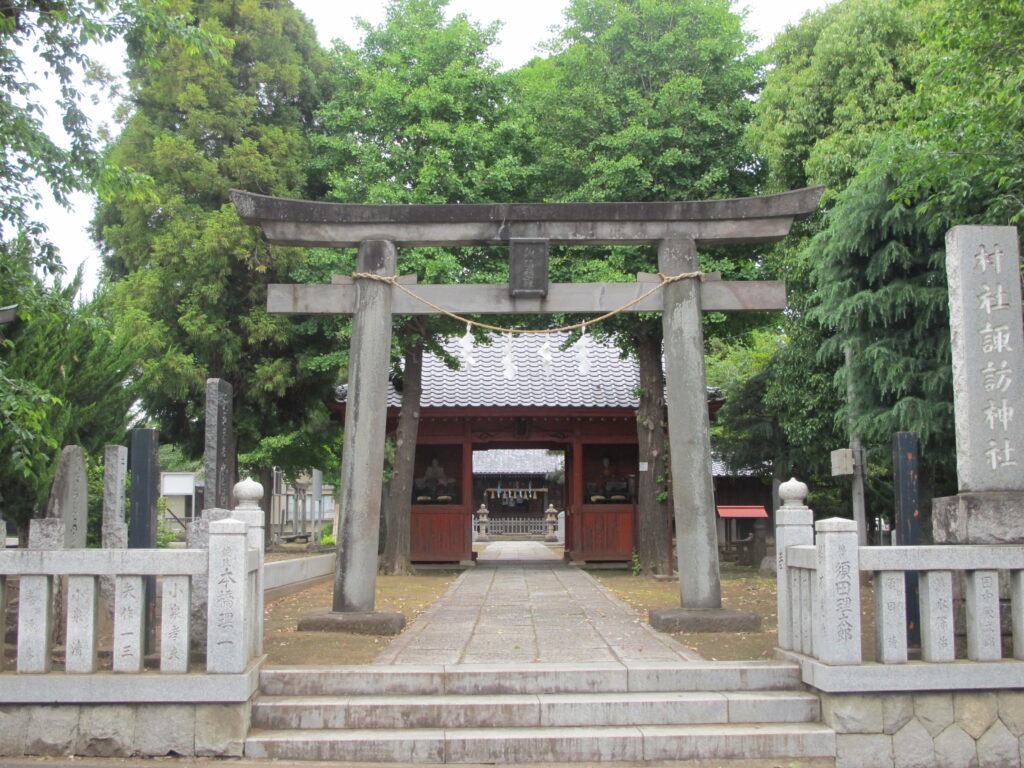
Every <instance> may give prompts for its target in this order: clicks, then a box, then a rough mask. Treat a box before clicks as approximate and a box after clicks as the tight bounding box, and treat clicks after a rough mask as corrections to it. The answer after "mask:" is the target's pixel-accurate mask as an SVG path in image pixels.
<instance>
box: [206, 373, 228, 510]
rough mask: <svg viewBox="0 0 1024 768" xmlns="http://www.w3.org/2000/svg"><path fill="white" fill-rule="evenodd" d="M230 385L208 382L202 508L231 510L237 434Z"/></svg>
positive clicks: (211, 380)
mask: <svg viewBox="0 0 1024 768" xmlns="http://www.w3.org/2000/svg"><path fill="white" fill-rule="evenodd" d="M233 397H234V392H233V390H232V387H231V384H229V383H228V382H226V381H224V379H207V380H206V451H205V455H204V470H205V474H206V490H205V493H204V494H203V509H210V508H211V507H214V508H217V509H231V508H232V507H233V506H234V504H233V503H232V500H231V489H232V488H234V487H235V432H234V422H233V420H232V418H233V414H232V398H233Z"/></svg>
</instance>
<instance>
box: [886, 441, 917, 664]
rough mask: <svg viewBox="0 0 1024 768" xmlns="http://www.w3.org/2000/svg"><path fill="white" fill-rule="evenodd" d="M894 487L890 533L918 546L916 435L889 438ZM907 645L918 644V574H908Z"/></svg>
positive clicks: (909, 544)
mask: <svg viewBox="0 0 1024 768" xmlns="http://www.w3.org/2000/svg"><path fill="white" fill-rule="evenodd" d="M892 466H893V474H894V478H893V479H894V483H893V487H894V489H895V493H896V520H895V523H894V525H893V533H894V534H895V535H896V537H897V540H896V543H898V544H899V545H900V546H904V547H916V546H918V545H920V543H921V506H920V502H919V496H918V484H917V435H915V434H914V433H913V432H896V433H895V434H893V436H892ZM906 579H907V581H906V590H907V643H908V644H909V645H912V646H920V645H921V618H920V616H921V612H920V603H919V601H918V592H917V572H916V571H907V574H906Z"/></svg>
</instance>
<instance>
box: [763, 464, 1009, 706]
mask: <svg viewBox="0 0 1024 768" xmlns="http://www.w3.org/2000/svg"><path fill="white" fill-rule="evenodd" d="M780 496H781V498H782V500H783V505H782V506H781V507H780V508H779V510H778V511H777V513H776V548H777V552H778V555H777V576H778V622H779V639H778V643H779V648H780V649H781V650H782V651H783V652H784V655H785V652H788V654H790V655H792V656H793V657H794V658H797V660H800V661H803V662H805V669H804V671H805V681H806V682H809V683H812V684H818V683H820V682H822V681H824V682H825V685H819V687H824V688H825V689H826V690H839V689H846V690H853V689H863V690H868V689H873V690H912V689H918V688H920V689H935V688H939V687H944V688H958V687H959V688H989V687H1020V686H1021V685H1024V665H1020V664H1016V663H1013V662H1010V661H1009V660H1007V659H1004V657H1003V642H1002V627H1001V624H1000V573H1005V574H1007V576H1008V579H1006V582H1005V583H1008V584H1009V595H1010V616H1011V619H1010V627H1008V629H1009V630H1010V631H1011V633H1012V651H1011V653H1010V654H1009V655H1010V659H1024V546H1017V545H999V546H980V545H963V546H947V545H943V546H916V547H902V546H901V547H858V545H857V526H856V523H855V522H854V521H852V520H848V519H843V518H831V519H828V520H819V521H818V522H817V523H814V522H813V513H812V511H811V510H810V509H808V508H807V507H806V506H805V505H804V499H806V497H807V486H806V485H804V484H803V483H800V482H798V481H795V480H791V481H790V482H789V483H784V484H783V487H782V488H781V489H780ZM908 572H916V573H917V574H918V578H919V602H920V629H921V650H920V662H917V661H914V662H910V661H909V658H910V654H909V653H908V645H907V599H906V588H905V583H906V574H907V573H908ZM862 573H870V574H872V585H873V592H874V599H873V605H871V606H863V605H862V601H861V574H862ZM955 583H959V584H961V585H962V594H957V597H958V598H962V599H963V602H964V605H965V611H964V615H965V619H964V621H963V626H962V627H961V628H960V631H961V632H962V633H964V634H966V659H957V653H956V649H957V644H956V633H957V621H956V611H955V608H956V601H955V599H954V584H955ZM865 607H867V608H868V609H869V610H873V612H874V624H875V632H874V637H873V638H869V640H868V642H873V644H874V656H875V660H876V661H875V662H873V663H871V664H865V662H864V659H863V655H862V637H861V629H862V626H861V615H862V610H863V609H864V608H865ZM806 662H814V663H812V664H808V663H806ZM969 662H977V664H975V665H971V664H970V663H969ZM992 662H999V664H998V665H997V666H992V665H989V666H983V665H985V664H986V663H992ZM965 663H966V665H965ZM825 667H831V668H845V670H844V675H845V676H841V675H840V674H839V673H838V672H837V671H836V669H826V668H825ZM851 667H858V668H860V669H862V670H867V671H866V673H865V675H861V677H860V678H857V677H856V676H851V674H850V672H851V670H850V668H851ZM869 667H870V669H868V668H869ZM968 670H973V671H968ZM858 679H859V680H861V681H863V682H864V685H858V684H857V681H858ZM829 686H831V687H829Z"/></svg>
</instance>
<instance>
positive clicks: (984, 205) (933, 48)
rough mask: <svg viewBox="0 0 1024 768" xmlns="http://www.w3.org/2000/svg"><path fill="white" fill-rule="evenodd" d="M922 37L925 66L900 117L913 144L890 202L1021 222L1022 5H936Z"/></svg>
mask: <svg viewBox="0 0 1024 768" xmlns="http://www.w3.org/2000/svg"><path fill="white" fill-rule="evenodd" d="M924 39H925V51H926V53H927V61H928V66H927V68H926V69H925V70H924V72H923V73H922V74H921V76H920V78H919V82H920V86H919V88H918V90H917V98H916V99H915V100H914V102H913V104H912V105H911V107H910V109H908V110H907V112H906V115H905V117H904V125H905V127H906V130H907V133H908V134H909V137H908V140H907V142H906V144H905V145H904V146H903V147H902V148H901V151H900V157H899V165H900V169H901V174H900V175H901V178H900V179H899V181H900V189H899V192H898V193H897V194H896V195H894V197H896V198H898V199H903V200H912V201H920V202H922V203H923V204H924V205H925V206H926V208H927V209H928V210H929V211H934V212H935V214H936V215H937V216H940V217H941V216H943V215H944V216H945V217H947V218H949V219H950V220H951V221H953V222H954V223H960V224H963V223H987V224H1013V223H1020V222H1021V221H1022V220H1024V142H1022V141H1021V136H1022V135H1024V88H1022V78H1021V61H1022V60H1024V7H1022V6H1021V4H1020V3H1017V2H1013V0H943V2H940V3H936V4H934V5H933V6H932V8H931V13H930V14H929V15H928V17H927V26H926V29H925V36H924ZM943 212H944V213H943Z"/></svg>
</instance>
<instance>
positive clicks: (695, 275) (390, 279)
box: [352, 272, 706, 334]
mask: <svg viewBox="0 0 1024 768" xmlns="http://www.w3.org/2000/svg"><path fill="white" fill-rule="evenodd" d="M705 276H706V273H704V272H682V273H680V274H678V275H666V274H664V273H663V272H659V273H658V277H660V278H661V282H660V283H658V284H657V285H655V286H654V287H653V288H651V289H650V290H649V291H646V292H644V293H643V294H641V295H640V296H637V297H636V298H635V299H633V300H632V301H630V302H627V303H626V304H623V305H622V306H621V307H619V308H618V309H613V310H612V311H611V312H605V313H604V314H603V315H601V316H600V317H594V318H591V319H590V320H584V321H583V322H582V323H575V324H573V325H566V326H563V327H561V328H545V329H543V330H534V329H530V328H502V327H500V326H497V325H489V324H487V323H481V322H479V321H477V320H471V319H470V318H468V317H464V316H462V315H457V314H455V313H454V312H452V311H450V310H447V309H445V308H444V307H440V306H438V305H437V304H435V303H434V302H432V301H430V300H429V299H425V298H423V297H422V296H419V295H418V294H416V293H414V292H413V291H410V290H409V289H408V288H406V287H405V286H404V285H402V284H401V283H400V282H398V277H397V276H396V275H375V274H374V273H373V272H353V273H352V277H353V278H355V279H357V280H358V279H365V280H376V281H378V282H381V283H389V284H390V285H393V286H395V287H396V288H399V289H401V290H402V291H404V292H405V293H407V294H409V295H410V296H412V297H413V298H414V299H416V301H418V302H420V303H421V304H425V305H426V306H428V307H430V308H431V309H433V310H434V311H435V312H439V313H440V314H442V315H447V316H448V317H450V318H453V319H455V320H458V321H460V322H463V323H467V324H468V325H473V326H476V327H477V328H483V329H485V330H488V331H495V332H496V333H520V334H528V333H529V334H550V333H563V332H565V331H575V330H576V329H577V328H586V327H588V326H591V325H594V324H595V323H600V322H601V321H602V320H607V319H608V318H609V317H614V316H615V315H617V314H619V313H621V312H625V311H626V310H627V309H629V308H630V307H632V306H634V305H636V304H639V303H640V302H641V301H643V300H644V299H646V298H647V297H648V296H652V295H654V294H655V293H657V292H658V291H660V290H661V289H662V288H664V287H665V286H666V285H668V284H669V283H674V282H676V281H677V280H693V279H699V280H701V281H703V280H704V278H705Z"/></svg>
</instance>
